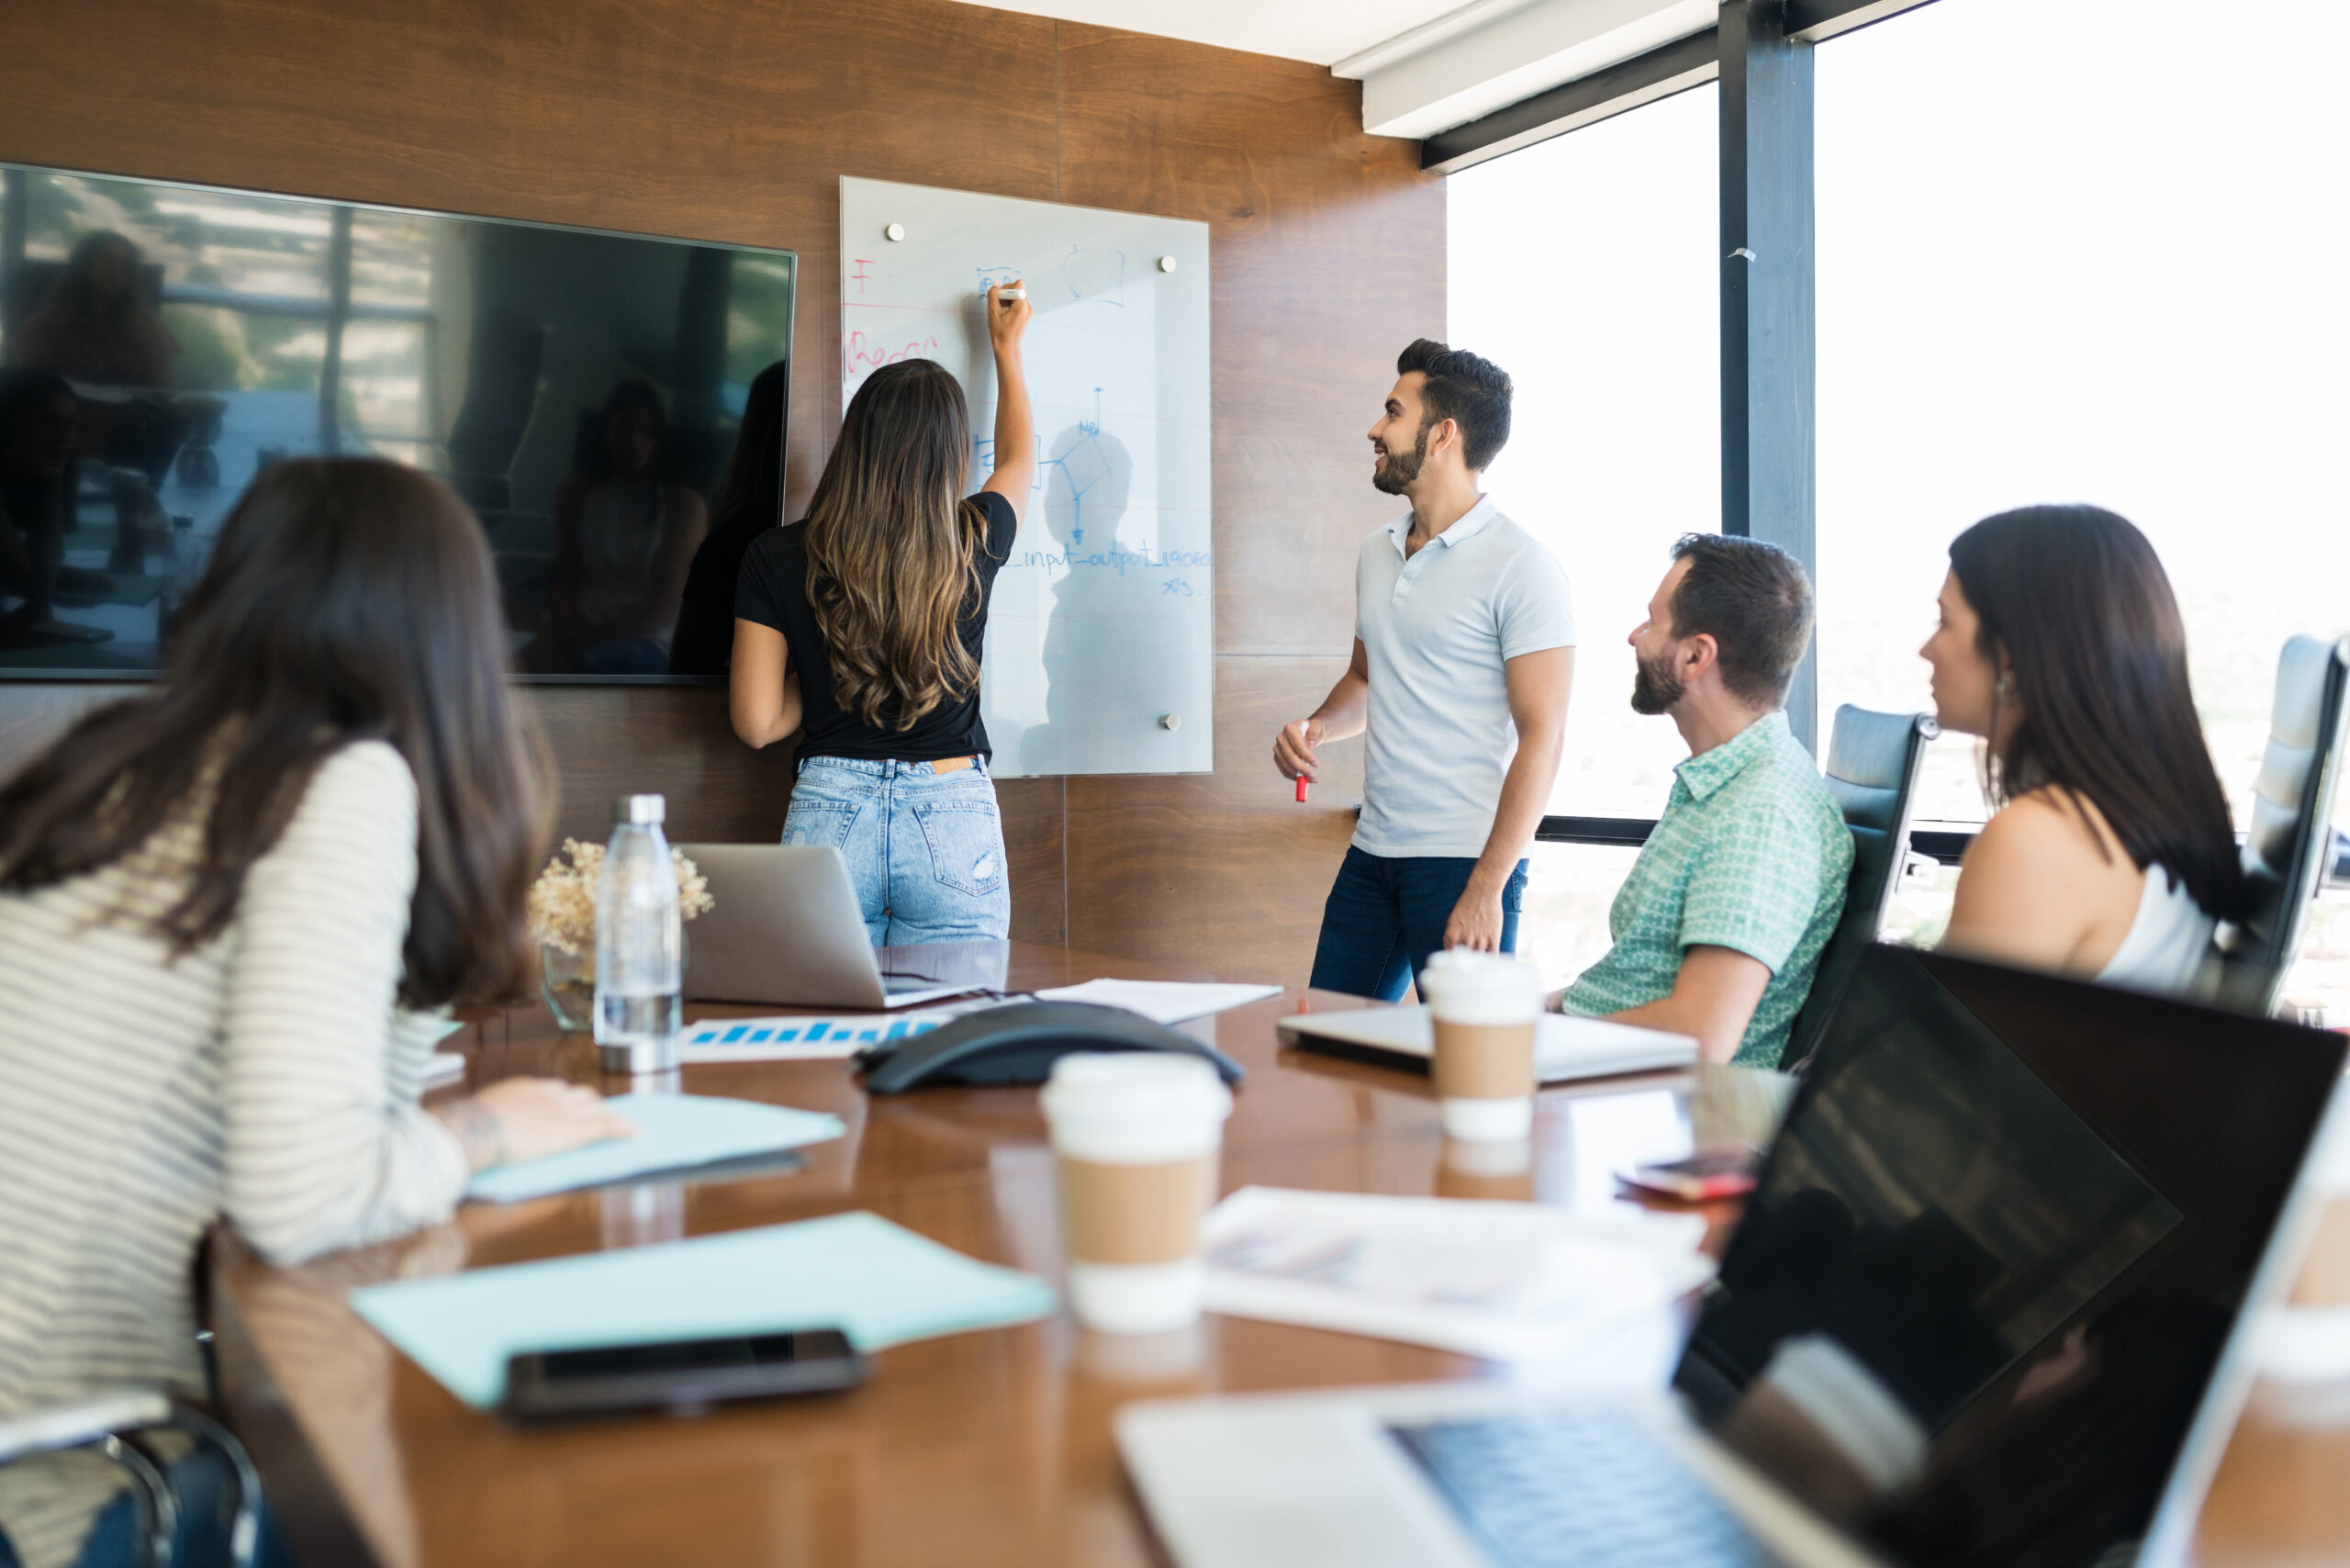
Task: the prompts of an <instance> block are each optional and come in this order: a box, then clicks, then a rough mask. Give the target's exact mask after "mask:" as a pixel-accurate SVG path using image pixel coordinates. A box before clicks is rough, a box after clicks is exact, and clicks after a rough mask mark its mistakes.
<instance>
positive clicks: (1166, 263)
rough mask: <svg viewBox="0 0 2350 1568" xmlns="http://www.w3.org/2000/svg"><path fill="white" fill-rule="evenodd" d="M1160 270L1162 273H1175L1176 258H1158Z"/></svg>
mask: <svg viewBox="0 0 2350 1568" xmlns="http://www.w3.org/2000/svg"><path fill="white" fill-rule="evenodd" d="M1158 270H1159V271H1160V272H1163V273H1171V272H1173V271H1174V270H1175V258H1174V257H1172V256H1161V257H1159V258H1158Z"/></svg>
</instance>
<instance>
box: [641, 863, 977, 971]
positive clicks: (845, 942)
mask: <svg viewBox="0 0 2350 1568" xmlns="http://www.w3.org/2000/svg"><path fill="white" fill-rule="evenodd" d="M679 847H680V848H682V849H683V850H684V851H685V852H686V855H687V857H688V858H689V859H691V860H692V861H693V863H694V864H695V866H696V867H698V868H699V869H700V871H701V874H702V875H703V876H704V877H705V878H707V879H709V882H710V896H711V907H710V912H709V913H706V914H704V915H702V916H701V917H700V918H699V919H698V920H696V921H695V922H694V923H693V924H692V926H691V927H690V928H688V933H687V935H688V942H687V947H688V953H687V965H686V997H687V999H688V1001H693V1002H760V1003H782V1004H786V1005H794V1006H806V1007H844V1008H845V1007H862V1008H890V1007H912V1006H914V1005H915V1004H917V1003H920V1002H936V1001H939V1000H940V999H942V998H945V997H949V996H961V995H964V994H966V993H968V992H969V991H984V990H990V989H998V990H1000V989H1001V988H1002V984H1003V980H1002V974H1001V972H1000V971H1001V968H1002V966H1001V964H998V965H997V966H995V970H994V971H991V972H981V971H980V970H979V969H973V970H971V971H969V972H962V971H960V970H955V971H952V972H950V970H949V969H947V968H946V967H943V966H941V965H937V964H928V965H923V966H922V968H923V969H924V970H925V971H926V972H924V973H920V974H914V973H906V974H885V973H884V972H883V971H882V969H881V965H880V963H879V962H878V956H877V955H876V953H875V951H874V948H873V944H872V942H871V940H870V939H869V938H868V937H867V935H866V931H865V917H864V916H863V914H861V913H859V912H858V909H857V902H856V886H855V885H854V884H853V883H851V882H850V881H849V879H848V863H847V862H846V861H845V860H843V859H842V858H841V852H840V851H839V850H837V849H834V848H832V847H830V846H822V845H795V844H687V845H681V846H679ZM982 968H983V969H984V966H982Z"/></svg>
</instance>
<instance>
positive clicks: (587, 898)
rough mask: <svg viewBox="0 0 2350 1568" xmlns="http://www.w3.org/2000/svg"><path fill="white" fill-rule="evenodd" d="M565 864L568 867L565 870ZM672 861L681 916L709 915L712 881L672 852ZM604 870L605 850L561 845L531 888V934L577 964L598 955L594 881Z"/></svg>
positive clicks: (577, 844)
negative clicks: (558, 852)
mask: <svg viewBox="0 0 2350 1568" xmlns="http://www.w3.org/2000/svg"><path fill="white" fill-rule="evenodd" d="M566 860H567V861H568V864H566V863H565V862H566ZM669 861H670V864H671V865H672V866H674V867H675V868H677V911H678V913H680V914H682V915H684V916H685V917H686V918H687V919H688V920H691V919H692V918H693V917H694V916H696V915H698V914H705V913H709V911H710V909H711V905H712V903H713V902H715V901H713V900H712V899H711V896H710V879H709V878H707V877H705V876H703V875H702V874H701V869H700V868H699V867H698V866H696V865H695V864H694V863H693V862H692V861H691V860H689V859H688V858H687V857H686V853H685V851H684V850H682V849H678V848H677V847H675V846H672V847H671V848H670V850H669ZM603 869H604V846H602V845H600V844H583V843H582V842H580V841H579V840H578V839H576V838H566V839H565V840H564V841H563V850H562V852H561V853H560V854H558V855H556V856H555V857H554V859H552V860H549V861H548V862H547V868H546V869H545V870H543V871H542V872H540V873H539V879H538V880H537V881H536V882H534V883H532V886H531V930H532V933H533V934H534V935H537V937H538V939H539V940H540V941H541V942H543V943H544V944H545V945H546V946H549V947H553V948H554V949H556V950H557V951H558V952H562V953H566V954H569V955H571V956H572V957H574V958H579V957H583V956H585V957H587V958H588V962H589V964H590V966H591V967H592V965H593V963H594V954H595V951H596V879H597V877H598V876H599V875H600V874H601V873H602V871H603Z"/></svg>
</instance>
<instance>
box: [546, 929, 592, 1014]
mask: <svg viewBox="0 0 2350 1568" xmlns="http://www.w3.org/2000/svg"><path fill="white" fill-rule="evenodd" d="M539 994H540V995H541V996H543V997H544V998H546V1003H547V1011H548V1012H549V1013H552V1014H554V1026H555V1027H556V1028H558V1029H563V1030H566V1031H577V1032H580V1033H586V1032H587V1031H588V1030H590V1029H593V1028H594V1027H595V1026H596V955H595V953H594V952H593V951H585V952H578V953H566V952H565V951H564V950H563V949H562V948H560V947H558V946H555V945H554V943H552V942H543V943H541V944H540V945H539Z"/></svg>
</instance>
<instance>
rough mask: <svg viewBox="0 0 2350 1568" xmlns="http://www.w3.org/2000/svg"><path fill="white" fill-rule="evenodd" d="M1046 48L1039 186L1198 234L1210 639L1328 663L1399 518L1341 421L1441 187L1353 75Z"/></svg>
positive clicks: (1430, 296)
mask: <svg viewBox="0 0 2350 1568" xmlns="http://www.w3.org/2000/svg"><path fill="white" fill-rule="evenodd" d="M1061 40H1062V41H1061V50H1060V62H1061V66H1060V96H1061V197H1060V199H1062V200H1063V201H1068V202H1075V203H1079V204H1081V205H1087V206H1097V207H1128V208H1133V209H1135V210H1138V211H1147V212H1156V213H1163V214H1165V215H1167V216H1169V217H1173V218H1194V219H1200V220H1203V221H1205V222H1206V223H1207V224H1208V225H1209V226H1210V232H1211V236H1212V239H1213V241H1214V246H1213V255H1214V263H1213V264H1214V272H1215V291H1214V302H1215V318H1214V359H1213V366H1212V375H1213V377H1214V390H1213V396H1214V401H1215V409H1214V425H1215V444H1216V467H1215V513H1216V569H1215V585H1216V588H1215V593H1216V601H1215V615H1216V649H1217V651H1218V652H1219V653H1225V654H1285V655H1321V654H1339V655H1343V654H1345V653H1346V652H1347V651H1348V647H1349V645H1350V644H1351V642H1352V639H1353V627H1354V565H1355V550H1356V546H1357V545H1358V544H1359V543H1360V541H1361V539H1362V536H1363V535H1364V534H1366V533H1368V532H1371V530H1372V529H1373V528H1376V527H1378V526H1379V525H1380V524H1382V523H1383V522H1386V521H1388V520H1390V519H1391V518H1393V516H1395V514H1396V512H1397V511H1398V510H1400V503H1398V502H1397V501H1396V500H1395V499H1394V498H1392V497H1388V496H1382V495H1381V494H1379V493H1378V492H1377V491H1375V490H1373V489H1372V488H1371V447H1370V442H1369V441H1368V440H1367V439H1366V438H1365V436H1364V433H1363V432H1364V431H1366V430H1367V429H1368V428H1369V427H1370V425H1371V422H1372V420H1374V419H1375V418H1376V417H1377V415H1378V411H1379V407H1380V404H1381V401H1382V399H1383V398H1385V397H1386V395H1387V388H1388V386H1390V385H1391V384H1393V381H1394V379H1395V356H1396V354H1397V353H1400V352H1401V351H1402V350H1403V347H1404V344H1405V343H1408V342H1411V340H1412V339H1414V338H1416V337H1420V336H1424V335H1425V336H1431V337H1441V336H1442V335H1443V332H1444V319H1445V224H1444V187H1443V182H1442V181H1441V179H1440V178H1438V177H1436V176H1432V175H1426V174H1421V173H1420V171H1419V164H1418V156H1417V145H1416V143H1413V142H1408V141H1399V140H1394V139H1393V138H1390V137H1374V136H1366V135H1364V134H1363V131H1362V117H1361V98H1360V91H1359V89H1358V87H1357V86H1356V84H1353V83H1351V82H1345V81H1340V80H1338V79H1337V78H1336V77H1333V76H1332V75H1331V74H1330V73H1328V72H1327V71H1326V70H1324V69H1322V68H1321V67H1319V66H1314V65H1308V64H1305V63H1304V62H1298V61H1291V60H1277V59H1274V58H1272V57H1270V56H1268V55H1237V54H1234V53H1232V52H1231V51H1230V50H1218V49H1211V48H1208V47H1206V46H1204V45H1201V44H1192V43H1184V42H1181V41H1180V40H1177V39H1163V38H1155V37H1151V36H1149V35H1147V34H1142V33H1130V32H1119V31H1114V30H1112V29H1109V28H1093V27H1086V26H1081V25H1079V24H1076V23H1063V24H1062V26H1061ZM1141 83H1149V84H1151V90H1150V91H1148V92H1140V91H1137V90H1136V86H1137V84H1141ZM1081 940H1082V938H1081V936H1080V944H1081Z"/></svg>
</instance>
